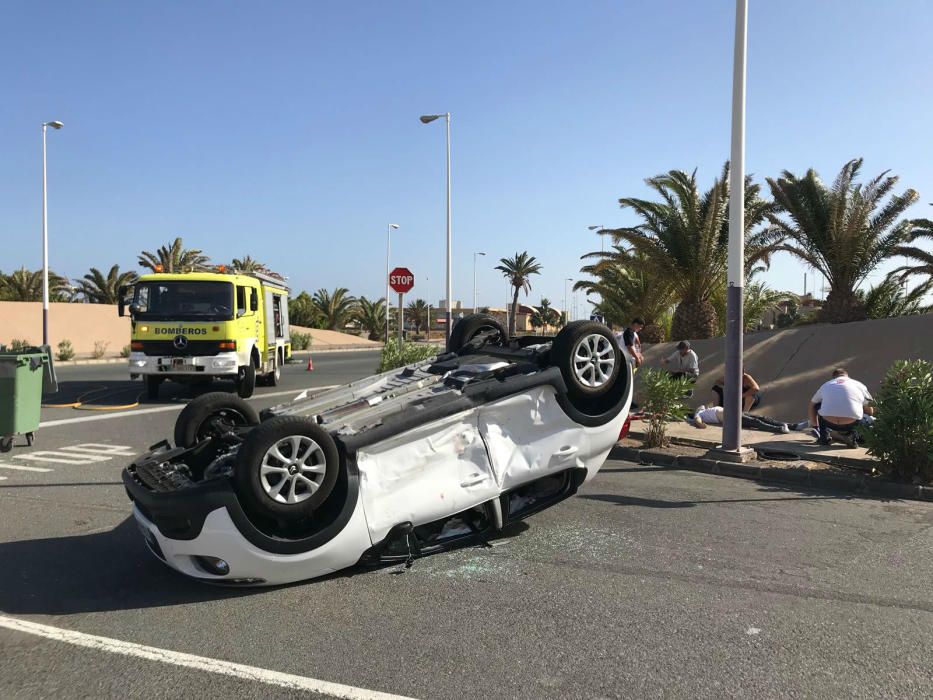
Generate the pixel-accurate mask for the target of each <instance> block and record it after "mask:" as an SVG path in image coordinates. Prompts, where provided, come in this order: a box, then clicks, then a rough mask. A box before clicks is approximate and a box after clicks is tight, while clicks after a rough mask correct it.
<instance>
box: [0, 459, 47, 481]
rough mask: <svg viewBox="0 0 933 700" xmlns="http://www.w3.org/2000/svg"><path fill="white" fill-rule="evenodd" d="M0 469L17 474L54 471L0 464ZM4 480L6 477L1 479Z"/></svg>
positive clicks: (43, 468)
mask: <svg viewBox="0 0 933 700" xmlns="http://www.w3.org/2000/svg"><path fill="white" fill-rule="evenodd" d="M0 469H15V470H16V471H18V472H51V471H54V469H46V468H45V467H21V466H19V465H18V464H3V463H0ZM3 478H4V479H6V477H3Z"/></svg>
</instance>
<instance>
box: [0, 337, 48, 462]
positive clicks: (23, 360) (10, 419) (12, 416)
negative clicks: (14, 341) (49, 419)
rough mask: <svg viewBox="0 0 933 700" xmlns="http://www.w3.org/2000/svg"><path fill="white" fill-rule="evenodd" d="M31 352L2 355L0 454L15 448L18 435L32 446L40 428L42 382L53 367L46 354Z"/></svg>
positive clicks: (0, 358) (0, 362)
mask: <svg viewBox="0 0 933 700" xmlns="http://www.w3.org/2000/svg"><path fill="white" fill-rule="evenodd" d="M32 350H33V349H32V348H31V349H30V351H27V352H20V353H12V352H0V452H9V451H10V449H12V447H13V437H14V436H15V435H25V436H26V442H27V443H28V444H29V445H31V444H32V443H33V440H34V439H35V432H36V430H37V429H38V428H39V412H40V408H41V406H42V386H43V379H44V378H45V377H46V376H47V375H48V374H49V373H50V371H51V367H50V360H49V357H50V356H49V354H48V353H47V352H41V351H39V350H38V348H36V349H35V350H36V351H35V352H32ZM46 381H47V380H46Z"/></svg>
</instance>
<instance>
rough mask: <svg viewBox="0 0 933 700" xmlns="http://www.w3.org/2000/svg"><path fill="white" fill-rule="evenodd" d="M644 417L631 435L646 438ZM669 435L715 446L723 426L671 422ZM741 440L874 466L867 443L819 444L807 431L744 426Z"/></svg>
mask: <svg viewBox="0 0 933 700" xmlns="http://www.w3.org/2000/svg"><path fill="white" fill-rule="evenodd" d="M641 424H642V423H641V421H633V422H632V429H631V431H630V433H629V434H630V435H631V436H632V437H637V438H639V439H643V438H644V433H643V432H642V431H641V430H640V428H641ZM667 435H668V437H669V438H670V439H671V442H672V443H673V444H675V445H690V446H692V447H702V448H705V449H713V448H714V447H716V446H717V445H721V444H722V426H718V425H709V426H707V427H706V428H705V429H701V428H697V427H695V426H693V425H690V424H689V423H687V422H686V421H681V422H679V423H668V425H667ZM742 444H743V445H745V446H747V447H751V448H752V449H754V450H755V451H757V452H759V453H761V452H776V453H788V455H794V456H796V457H799V458H800V459H807V460H813V461H818V462H824V463H826V464H837V465H839V466H843V467H852V468H855V469H861V470H863V471H866V472H870V471H871V470H872V468H873V466H874V462H875V459H874V457H872V456H870V455H869V454H868V450H866V449H865V448H864V447H855V448H851V449H850V448H848V447H846V446H845V445H843V444H840V443H833V444H832V445H818V444H816V438H814V437H812V436H811V435H809V434H808V433H800V432H794V431H792V432H790V433H788V434H786V435H775V434H773V433H766V432H763V431H761V430H743V431H742Z"/></svg>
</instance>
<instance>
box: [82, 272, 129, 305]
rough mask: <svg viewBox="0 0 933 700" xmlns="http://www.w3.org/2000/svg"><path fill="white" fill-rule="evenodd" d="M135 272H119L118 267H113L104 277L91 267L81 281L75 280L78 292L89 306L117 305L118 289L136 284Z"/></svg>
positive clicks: (118, 298) (118, 299)
mask: <svg viewBox="0 0 933 700" xmlns="http://www.w3.org/2000/svg"><path fill="white" fill-rule="evenodd" d="M136 279H137V275H136V273H135V272H120V266H119V265H114V266H113V267H111V268H110V272H108V273H107V276H106V277H105V276H104V275H103V274H101V271H100V270H98V269H97V268H96V267H92V268H91V271H90V272H88V273H87V274H86V275H85V276H84V278H83V279H80V280H75V281H76V282H77V283H78V285H77V288H78V292H79V293H80V294H82V295H83V296H84V298H85V299H86V300H87V301H88V302H90V303H91V304H117V303H118V302H119V301H120V287H123V286H129V285H131V284H134V283H135V282H136Z"/></svg>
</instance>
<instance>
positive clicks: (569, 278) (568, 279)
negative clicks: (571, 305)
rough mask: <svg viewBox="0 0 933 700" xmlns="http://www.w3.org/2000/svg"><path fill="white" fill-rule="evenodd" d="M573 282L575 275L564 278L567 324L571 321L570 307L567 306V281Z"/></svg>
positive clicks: (565, 318) (565, 317)
mask: <svg viewBox="0 0 933 700" xmlns="http://www.w3.org/2000/svg"><path fill="white" fill-rule="evenodd" d="M568 282H573V277H568V278H567V279H565V280H564V320H565V322H566V323H565V325H566V324H567V323H570V309H568V308H567V283H568Z"/></svg>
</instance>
